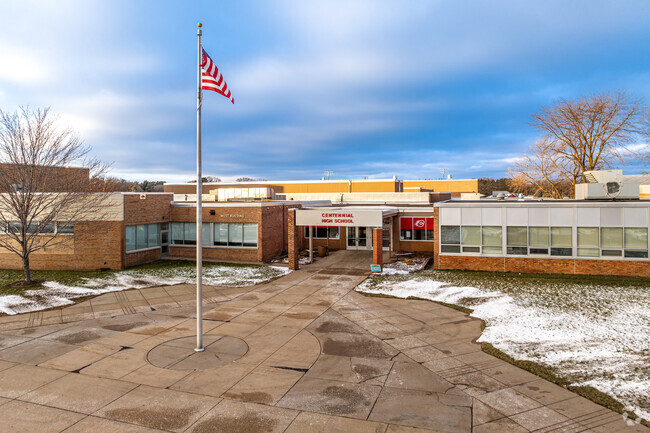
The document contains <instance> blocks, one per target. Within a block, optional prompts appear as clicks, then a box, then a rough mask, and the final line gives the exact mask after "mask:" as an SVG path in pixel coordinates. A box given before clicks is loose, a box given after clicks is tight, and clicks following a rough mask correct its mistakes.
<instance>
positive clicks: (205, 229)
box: [201, 223, 212, 245]
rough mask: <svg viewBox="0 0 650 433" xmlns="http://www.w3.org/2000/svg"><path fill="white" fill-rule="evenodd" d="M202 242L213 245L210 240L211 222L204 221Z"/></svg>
mask: <svg viewBox="0 0 650 433" xmlns="http://www.w3.org/2000/svg"><path fill="white" fill-rule="evenodd" d="M201 242H202V245H212V243H211V242H210V223H203V224H202V225H201Z"/></svg>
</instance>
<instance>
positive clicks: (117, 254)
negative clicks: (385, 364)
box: [0, 179, 650, 277]
mask: <svg viewBox="0 0 650 433" xmlns="http://www.w3.org/2000/svg"><path fill="white" fill-rule="evenodd" d="M411 182H415V184H414V183H411ZM434 182H435V183H434ZM444 182H447V183H444ZM406 185H409V186H406ZM192 188H194V191H192ZM407 188H408V190H407ZM195 189H196V185H195V184H191V183H190V184H176V185H166V186H165V192H163V193H143V194H140V193H111V194H110V197H109V200H108V201H107V202H108V203H109V205H107V210H106V212H102V213H101V214H97V215H95V216H89V217H87V218H86V219H85V220H84V221H76V222H75V223H74V224H73V225H65V226H63V225H62V226H61V227H59V225H57V224H54V225H53V226H52V227H49V228H48V230H51V231H50V232H47V231H46V232H44V233H42V236H51V235H52V234H54V233H57V234H59V233H60V234H61V236H62V237H65V239H66V242H65V243H64V244H61V245H57V246H56V247H52V248H50V249H46V250H44V251H39V252H36V253H34V254H32V256H31V264H32V268H33V269H123V268H127V267H130V266H134V265H137V264H141V263H146V262H151V261H155V260H158V259H160V258H165V257H169V258H186V259H193V258H195V246H196V242H198V241H200V242H202V245H203V258H204V260H212V261H236V262H254V263H261V262H268V261H270V260H272V259H275V258H278V257H281V256H283V255H288V260H289V266H290V267H291V268H293V269H297V268H298V267H299V266H300V264H299V255H300V253H301V252H303V253H304V251H305V250H306V249H308V248H309V247H311V248H312V250H314V249H317V248H318V247H326V248H327V249H329V250H341V249H353V250H367V251H369V252H370V251H371V252H372V262H373V263H376V264H383V263H384V262H386V261H388V260H391V259H392V258H394V257H395V255H396V254H398V253H413V254H423V255H429V256H431V257H432V258H433V267H434V268H435V269H469V270H489V271H505V272H551V273H570V274H609V275H631V276H646V277H650V261H649V260H648V251H649V250H650V245H649V243H648V231H649V230H650V225H649V223H650V200H648V199H642V198H640V197H641V195H640V193H639V187H638V185H637V186H636V187H632V188H631V189H630V188H628V187H627V186H625V188H623V190H624V191H626V192H625V194H627V195H625V194H624V195H622V196H620V198H618V199H610V198H602V197H593V194H592V193H589V194H591V196H589V197H586V198H585V199H580V200H541V199H524V198H521V199H503V200H499V199H496V198H494V199H480V200H477V199H474V200H463V199H460V196H465V197H466V196H467V194H469V196H470V197H474V196H475V193H476V190H477V182H476V180H473V181H467V180H460V181H459V180H445V181H420V182H419V183H418V182H417V181H402V180H397V179H389V180H361V181H310V182H276V183H273V182H263V183H262V182H259V183H249V182H246V183H223V184H207V185H205V186H204V195H203V200H204V203H203V208H202V215H203V225H202V227H200V228H197V227H196V224H195V218H196V195H195ZM382 189H387V190H388V191H383V190H382ZM415 189H417V190H415ZM445 189H446V190H447V191H445ZM378 190H379V191H378ZM599 191H600V190H599ZM629 191H632V192H631V193H630V192H629ZM463 193H465V194H463ZM629 194H631V195H629ZM3 230H4V233H5V234H4V236H6V233H7V231H8V230H16V227H14V226H11V224H10V225H8V226H6V227H0V236H3V234H2V233H3ZM369 256H370V255H369ZM0 263H1V264H2V265H1V266H0V268H5V269H7V268H10V269H20V267H21V265H22V264H21V262H20V259H19V257H18V256H16V255H15V254H11V253H9V252H7V251H5V250H0ZM368 264H369V265H370V264H371V262H370V258H369V263H368Z"/></svg>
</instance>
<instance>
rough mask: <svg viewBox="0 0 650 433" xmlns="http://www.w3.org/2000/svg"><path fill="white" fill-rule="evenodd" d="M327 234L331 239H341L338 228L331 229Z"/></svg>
mask: <svg viewBox="0 0 650 433" xmlns="http://www.w3.org/2000/svg"><path fill="white" fill-rule="evenodd" d="M327 230H328V232H327V236H328V237H329V238H330V239H338V238H339V228H338V227H329V228H328V229H327Z"/></svg>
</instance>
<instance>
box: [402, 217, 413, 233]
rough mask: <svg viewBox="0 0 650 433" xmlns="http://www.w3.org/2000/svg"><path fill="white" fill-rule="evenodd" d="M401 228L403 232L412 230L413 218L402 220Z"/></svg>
mask: <svg viewBox="0 0 650 433" xmlns="http://www.w3.org/2000/svg"><path fill="white" fill-rule="evenodd" d="M399 226H400V228H401V229H402V230H412V229H413V218H400V219H399Z"/></svg>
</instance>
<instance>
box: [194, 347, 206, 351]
mask: <svg viewBox="0 0 650 433" xmlns="http://www.w3.org/2000/svg"><path fill="white" fill-rule="evenodd" d="M194 351H195V352H204V351H205V347H201V348H198V347H197V348H195V349H194Z"/></svg>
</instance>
